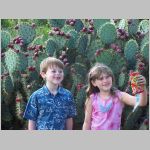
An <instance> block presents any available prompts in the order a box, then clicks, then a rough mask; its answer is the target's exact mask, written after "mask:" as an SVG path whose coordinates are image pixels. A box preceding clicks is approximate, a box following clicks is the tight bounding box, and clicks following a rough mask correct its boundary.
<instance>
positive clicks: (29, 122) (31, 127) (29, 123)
mask: <svg viewBox="0 0 150 150" xmlns="http://www.w3.org/2000/svg"><path fill="white" fill-rule="evenodd" d="M28 130H36V127H35V121H33V120H29V121H28Z"/></svg>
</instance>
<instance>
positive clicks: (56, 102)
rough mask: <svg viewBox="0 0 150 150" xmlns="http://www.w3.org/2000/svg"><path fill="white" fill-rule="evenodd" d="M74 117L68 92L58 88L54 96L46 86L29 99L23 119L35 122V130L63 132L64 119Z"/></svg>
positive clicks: (73, 105)
mask: <svg viewBox="0 0 150 150" xmlns="http://www.w3.org/2000/svg"><path fill="white" fill-rule="evenodd" d="M74 116H76V108H75V103H74V101H73V96H72V94H71V92H70V91H68V90H67V89H64V88H62V87H59V88H58V91H57V94H56V95H55V96H54V95H53V94H51V93H50V91H49V90H48V88H47V87H46V86H43V87H42V88H40V89H39V90H37V91H35V92H34V93H33V94H32V95H31V96H30V98H29V101H28V103H27V106H26V110H25V112H24V118H26V119H29V120H33V121H35V122H36V129H37V130H64V129H65V123H66V119H68V118H72V117H74Z"/></svg>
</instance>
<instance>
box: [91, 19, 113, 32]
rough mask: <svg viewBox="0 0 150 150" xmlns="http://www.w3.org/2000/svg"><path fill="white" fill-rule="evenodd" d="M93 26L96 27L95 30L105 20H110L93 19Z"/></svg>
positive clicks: (105, 21) (108, 20) (105, 20)
mask: <svg viewBox="0 0 150 150" xmlns="http://www.w3.org/2000/svg"><path fill="white" fill-rule="evenodd" d="M93 21H94V28H96V29H97V30H99V28H100V27H101V26H102V25H103V24H105V23H107V22H110V19H94V20H93Z"/></svg>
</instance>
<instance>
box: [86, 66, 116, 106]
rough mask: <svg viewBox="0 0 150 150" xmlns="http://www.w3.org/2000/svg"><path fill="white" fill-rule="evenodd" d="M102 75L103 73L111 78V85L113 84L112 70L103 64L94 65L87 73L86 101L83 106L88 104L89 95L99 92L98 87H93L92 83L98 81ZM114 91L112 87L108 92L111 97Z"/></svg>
mask: <svg viewBox="0 0 150 150" xmlns="http://www.w3.org/2000/svg"><path fill="white" fill-rule="evenodd" d="M102 73H105V74H107V75H109V76H111V77H112V81H113V83H114V82H115V79H114V75H113V72H112V70H111V69H110V68H109V67H108V66H106V65H105V64H103V63H96V64H95V66H93V67H92V68H91V69H90V71H89V73H88V87H87V90H86V93H87V99H86V102H85V105H86V103H87V102H88V100H89V98H90V95H91V94H93V93H99V92H100V90H99V88H98V87H94V86H93V84H92V81H95V80H96V79H99V78H100V76H101V74H102ZM115 91H116V88H115V87H113V86H112V88H111V90H110V92H111V95H115Z"/></svg>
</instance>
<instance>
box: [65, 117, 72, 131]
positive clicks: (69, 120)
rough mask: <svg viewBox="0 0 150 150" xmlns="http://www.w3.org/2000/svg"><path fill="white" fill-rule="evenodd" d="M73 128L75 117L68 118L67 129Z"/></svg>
mask: <svg viewBox="0 0 150 150" xmlns="http://www.w3.org/2000/svg"><path fill="white" fill-rule="evenodd" d="M72 128H73V119H72V118H68V119H67V120H66V130H72Z"/></svg>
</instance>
